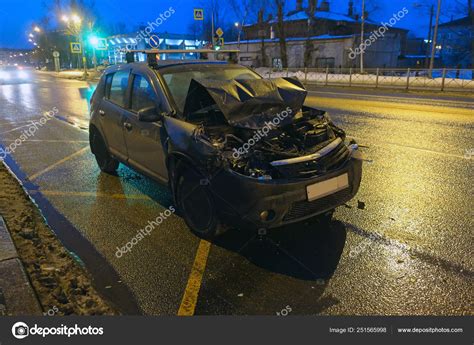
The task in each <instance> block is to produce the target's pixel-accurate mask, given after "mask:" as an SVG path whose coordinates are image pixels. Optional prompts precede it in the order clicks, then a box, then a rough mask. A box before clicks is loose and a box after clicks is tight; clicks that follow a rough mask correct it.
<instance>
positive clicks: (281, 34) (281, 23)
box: [275, 0, 288, 68]
mask: <svg viewBox="0 0 474 345" xmlns="http://www.w3.org/2000/svg"><path fill="white" fill-rule="evenodd" d="M275 5H276V8H277V28H278V41H279V42H280V56H281V63H282V66H283V68H287V67H288V56H287V53H286V34H285V0H275Z"/></svg>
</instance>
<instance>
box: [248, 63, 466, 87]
mask: <svg viewBox="0 0 474 345" xmlns="http://www.w3.org/2000/svg"><path fill="white" fill-rule="evenodd" d="M255 70H256V71H257V72H258V73H259V74H261V75H263V76H264V77H266V78H276V77H296V78H298V79H299V80H300V81H302V82H303V83H305V84H309V85H311V84H312V85H325V86H359V87H360V86H368V87H374V88H398V89H405V90H416V89H418V90H420V89H421V90H440V91H468V92H470V91H472V92H474V70H472V69H450V68H438V69H433V70H432V71H431V72H430V70H428V69H410V68H406V69H401V68H394V69H386V68H366V69H364V72H363V73H360V70H359V69H356V68H285V69H280V70H278V69H271V68H266V67H260V68H256V69H255Z"/></svg>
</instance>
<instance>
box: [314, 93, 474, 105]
mask: <svg viewBox="0 0 474 345" xmlns="http://www.w3.org/2000/svg"><path fill="white" fill-rule="evenodd" d="M308 92H309V93H310V94H311V93H319V94H327V95H337V96H341V95H342V96H344V95H349V96H361V97H367V98H379V99H382V100H384V99H395V100H401V101H406V100H408V101H418V100H421V101H433V102H439V103H447V104H453V105H459V104H464V105H467V106H471V107H472V105H473V103H472V102H465V101H458V100H449V99H435V98H415V97H402V96H400V97H397V96H385V95H371V94H360V93H340V92H327V91H308ZM315 97H317V96H315ZM341 98H342V99H346V98H345V97H341ZM347 99H350V100H353V99H358V98H355V97H354V98H350V97H347ZM359 99H360V98H359ZM401 103H403V102H401ZM406 103H410V102H406Z"/></svg>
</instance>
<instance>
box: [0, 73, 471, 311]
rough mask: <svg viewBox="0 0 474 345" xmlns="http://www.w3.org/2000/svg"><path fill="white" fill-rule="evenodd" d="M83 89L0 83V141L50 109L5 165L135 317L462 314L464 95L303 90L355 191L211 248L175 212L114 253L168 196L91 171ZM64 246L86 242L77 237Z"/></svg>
mask: <svg viewBox="0 0 474 345" xmlns="http://www.w3.org/2000/svg"><path fill="white" fill-rule="evenodd" d="M94 87H95V86H94V84H90V83H86V82H81V81H74V80H64V79H56V78H54V77H51V76H49V75H48V74H45V73H36V74H34V79H33V80H32V82H31V83H24V84H12V85H0V109H2V110H1V111H0V143H1V145H2V146H3V147H5V146H8V145H10V144H11V143H14V142H15V140H16V139H17V138H18V135H19V134H20V133H21V130H22V128H24V127H25V126H28V125H29V121H31V120H37V119H38V118H40V117H41V115H42V113H44V112H47V111H50V110H51V109H53V107H56V108H57V109H58V110H59V112H58V116H57V117H56V118H54V119H52V120H51V121H49V122H48V123H47V124H46V125H44V126H43V127H41V128H40V129H39V130H38V131H37V133H35V136H34V137H32V138H30V139H29V140H27V141H26V142H24V143H21V145H18V146H17V147H16V149H15V152H14V153H13V154H12V155H11V157H9V158H8V159H7V160H6V162H7V163H9V162H10V164H11V165H12V166H11V168H12V170H14V171H15V172H16V173H17V175H18V176H19V177H20V178H21V179H22V180H23V182H24V183H25V187H26V188H27V189H29V190H30V193H31V195H32V196H33V198H35V195H36V196H38V195H41V197H43V198H44V199H46V200H47V201H48V203H39V204H40V207H41V206H43V207H47V208H54V212H49V211H48V210H44V211H45V212H44V214H45V216H46V217H47V218H48V215H49V217H54V215H55V214H56V215H57V214H60V215H61V216H63V217H64V220H65V222H68V224H69V226H68V227H67V231H65V230H64V229H63V231H61V229H59V227H61V226H63V225H61V224H63V223H61V224H60V223H57V225H56V226H57V227H58V228H57V229H54V230H55V231H57V232H58V234H59V235H60V238H61V236H63V237H67V236H68V234H67V232H71V231H78V232H80V233H81V234H82V235H83V236H84V238H85V239H86V240H87V241H88V242H89V243H92V245H93V247H94V248H95V250H96V251H97V252H98V253H100V254H101V255H102V256H103V257H104V262H107V263H108V264H109V265H110V266H111V267H113V268H114V269H115V271H116V272H117V274H118V277H119V278H117V281H115V282H112V283H111V282H110V281H108V282H107V284H108V286H107V287H108V289H107V290H111V291H114V290H115V291H117V290H119V289H120V285H122V284H125V285H126V286H128V288H129V290H130V291H131V293H132V294H133V296H134V298H136V301H137V303H138V305H139V307H140V309H141V310H142V312H143V313H146V314H157V315H161V314H171V315H173V314H177V313H178V312H179V313H180V314H181V315H189V314H250V315H253V314H268V315H277V313H281V311H282V310H283V309H285V308H286V307H287V306H289V307H290V308H289V309H287V310H291V312H288V313H289V314H290V315H302V314H331V315H367V314H370V315H409V314H416V315H426V314H429V315H445V314H448V315H460V314H472V306H471V301H472V289H471V286H472V279H473V269H474V263H473V260H472V247H473V229H474V226H473V221H472V219H473V213H472V212H473V211H472V195H473V188H472V183H471V181H472V178H473V169H472V164H473V162H474V156H472V157H471V155H469V154H466V152H472V149H473V146H474V135H473V128H472V126H473V123H474V118H473V116H474V115H473V114H474V112H473V110H474V102H473V98H469V97H460V98H455V97H450V96H445V95H443V96H437V95H430V94H426V95H414V94H409V95H405V94H398V93H395V94H391V93H380V92H379V93H374V92H368V91H354V90H344V89H320V88H318V89H315V91H314V92H310V96H309V97H308V102H309V103H310V104H311V105H313V106H315V107H318V108H320V109H323V110H327V111H329V113H330V115H331V116H332V118H333V120H334V121H335V122H336V124H338V125H340V126H341V127H342V128H344V129H345V130H346V132H347V134H348V135H349V136H350V137H353V138H355V139H356V140H357V141H358V143H359V144H360V145H361V148H360V150H361V152H362V153H363V155H364V157H365V162H364V171H363V178H362V184H361V188H360V190H359V194H358V195H357V196H356V198H355V199H354V200H352V201H350V202H349V203H347V204H346V205H345V206H342V207H340V208H338V209H337V211H336V213H335V217H334V220H333V221H332V222H331V223H330V224H326V223H322V222H318V221H312V220H310V221H307V222H304V223H298V224H294V225H291V226H287V227H284V228H279V229H275V230H272V231H269V232H268V233H261V234H258V233H253V232H250V231H248V230H246V229H240V230H237V229H233V230H231V231H229V232H228V233H226V234H225V235H224V236H222V237H221V238H219V239H218V240H217V241H215V242H213V243H212V244H209V243H207V242H205V241H202V240H200V239H199V238H197V237H195V236H194V235H192V234H191V233H190V232H189V230H188V229H187V227H186V225H185V224H184V222H183V220H182V219H181V218H180V217H179V215H176V214H173V215H171V216H170V217H168V218H166V220H164V221H163V222H162V223H161V224H160V225H159V226H157V227H155V228H154V229H153V231H151V233H150V235H148V236H146V238H145V239H144V240H142V241H140V242H139V243H138V244H136V245H135V246H134V248H133V250H132V251H131V252H129V253H126V255H123V256H121V257H120V258H118V257H117V256H116V252H117V247H120V246H122V245H123V244H124V243H127V242H128V241H130V239H131V238H132V236H134V235H135V234H136V233H137V231H139V230H140V229H142V228H144V227H145V226H147V224H148V222H149V221H152V220H154V219H156V218H157V216H158V215H159V214H160V212H164V211H165V210H166V209H167V208H168V207H169V206H170V205H172V201H171V197H170V193H169V192H168V190H167V189H166V188H165V187H163V186H161V185H158V184H156V183H155V182H153V181H151V180H150V179H148V178H145V177H143V176H141V175H139V174H137V173H135V172H133V171H132V170H130V169H128V168H126V167H124V166H121V167H120V168H119V171H118V176H107V175H104V174H100V173H99V169H98V168H97V166H96V163H95V160H94V157H93V156H92V154H91V153H90V151H89V149H88V147H89V145H88V132H87V123H88V114H87V112H88V99H87V98H88V97H89V96H90V94H91V91H92V90H93V88H94ZM55 212H56V213H55ZM49 221H50V220H49ZM50 223H51V225H52V226H53V228H54V227H55V223H54V222H51V221H50ZM64 242H65V243H68V244H69V245H70V246H72V247H74V246H76V247H77V248H69V249H70V250H72V251H75V252H77V253H81V252H84V248H82V249H81V246H82V247H83V245H82V244H81V243H82V241H67V239H66V240H65V241H64ZM80 256H81V255H80ZM86 256H87V255H86ZM90 257H95V256H90ZM86 265H87V266H88V267H89V268H91V267H92V266H94V265H97V263H94V262H92V261H91V262H87V261H86ZM92 273H93V274H94V275H95V278H96V282H97V284H98V285H101V284H103V285H105V282H103V281H102V280H101V279H100V277H99V276H100V270H97V269H95V270H92ZM109 285H110V286H111V287H110V286H109ZM99 288H102V289H105V286H102V287H100V286H99ZM110 295H113V293H112V294H110ZM119 305H120V303H119Z"/></svg>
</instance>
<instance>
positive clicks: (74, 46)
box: [71, 42, 82, 54]
mask: <svg viewBox="0 0 474 345" xmlns="http://www.w3.org/2000/svg"><path fill="white" fill-rule="evenodd" d="M71 53H73V54H80V53H82V44H80V43H79V42H71Z"/></svg>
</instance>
